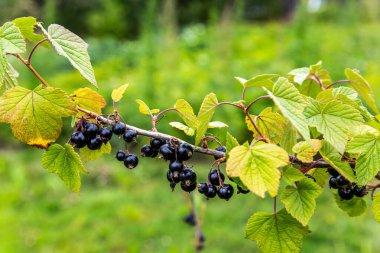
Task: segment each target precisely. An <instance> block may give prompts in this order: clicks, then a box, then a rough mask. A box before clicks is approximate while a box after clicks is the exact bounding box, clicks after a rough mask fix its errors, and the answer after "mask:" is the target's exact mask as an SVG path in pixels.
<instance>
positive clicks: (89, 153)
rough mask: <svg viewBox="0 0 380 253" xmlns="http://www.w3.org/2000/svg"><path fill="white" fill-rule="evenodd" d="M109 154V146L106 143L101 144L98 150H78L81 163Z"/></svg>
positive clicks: (85, 148)
mask: <svg viewBox="0 0 380 253" xmlns="http://www.w3.org/2000/svg"><path fill="white" fill-rule="evenodd" d="M109 153H111V144H110V143H109V142H107V143H106V144H103V145H102V147H101V148H100V149H98V150H91V149H89V148H87V147H84V148H81V149H80V156H81V157H82V159H83V161H85V162H87V161H90V160H96V159H98V158H99V157H101V156H102V155H105V154H109Z"/></svg>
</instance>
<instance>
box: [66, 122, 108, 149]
mask: <svg viewBox="0 0 380 253" xmlns="http://www.w3.org/2000/svg"><path fill="white" fill-rule="evenodd" d="M75 129H76V131H74V132H73V134H72V135H71V138H70V142H71V143H72V144H74V145H75V147H76V148H83V147H85V146H87V148H88V149H91V150H97V149H100V148H101V147H102V144H103V143H104V144H106V143H107V142H109V141H110V140H111V138H112V131H111V129H109V128H108V127H99V126H98V125H97V124H95V123H91V122H90V121H87V120H86V121H79V122H78V123H77V125H76V128H75Z"/></svg>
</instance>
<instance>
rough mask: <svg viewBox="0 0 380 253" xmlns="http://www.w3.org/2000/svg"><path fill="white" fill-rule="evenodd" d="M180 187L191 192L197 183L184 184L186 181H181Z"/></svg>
mask: <svg viewBox="0 0 380 253" xmlns="http://www.w3.org/2000/svg"><path fill="white" fill-rule="evenodd" d="M181 188H182V190H184V191H185V192H191V191H194V190H195V188H197V184H195V183H194V184H190V185H188V184H186V183H183V182H181Z"/></svg>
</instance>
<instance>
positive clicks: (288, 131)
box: [279, 121, 297, 154]
mask: <svg viewBox="0 0 380 253" xmlns="http://www.w3.org/2000/svg"><path fill="white" fill-rule="evenodd" d="M296 143H297V130H296V129H295V127H294V126H293V125H292V123H291V122H290V121H287V122H286V125H285V128H284V135H283V137H282V138H281V141H280V143H279V145H280V147H282V148H283V149H285V151H286V152H288V153H289V154H292V153H293V152H292V151H293V150H292V149H293V146H294V145H296Z"/></svg>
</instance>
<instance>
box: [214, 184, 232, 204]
mask: <svg viewBox="0 0 380 253" xmlns="http://www.w3.org/2000/svg"><path fill="white" fill-rule="evenodd" d="M217 193H218V196H219V198H221V199H225V200H229V199H230V198H231V197H232V195H233V194H234V188H233V187H232V185H230V184H223V185H222V186H221V187H219V189H218V191H217Z"/></svg>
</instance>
